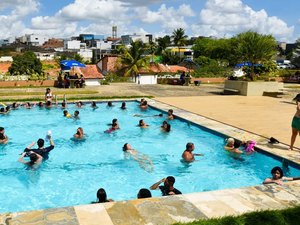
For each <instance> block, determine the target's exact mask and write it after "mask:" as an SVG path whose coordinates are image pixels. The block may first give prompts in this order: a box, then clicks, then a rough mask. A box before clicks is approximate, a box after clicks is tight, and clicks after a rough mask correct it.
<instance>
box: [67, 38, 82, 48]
mask: <svg viewBox="0 0 300 225" xmlns="http://www.w3.org/2000/svg"><path fill="white" fill-rule="evenodd" d="M80 44H81V43H80V41H77V40H72V41H70V40H65V41H64V48H65V49H67V50H79V49H80Z"/></svg>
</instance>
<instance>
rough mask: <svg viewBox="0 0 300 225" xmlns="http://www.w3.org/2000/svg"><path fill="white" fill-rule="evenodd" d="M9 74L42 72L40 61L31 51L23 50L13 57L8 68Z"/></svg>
mask: <svg viewBox="0 0 300 225" xmlns="http://www.w3.org/2000/svg"><path fill="white" fill-rule="evenodd" d="M8 71H9V73H10V74H11V75H31V74H33V73H35V74H42V72H43V69H42V63H41V61H40V60H39V59H38V58H37V57H36V55H35V54H34V53H33V52H25V53H24V54H22V55H17V56H14V57H13V62H12V65H11V66H10V67H9V68H8Z"/></svg>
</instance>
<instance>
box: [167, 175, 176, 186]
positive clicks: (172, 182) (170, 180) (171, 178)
mask: <svg viewBox="0 0 300 225" xmlns="http://www.w3.org/2000/svg"><path fill="white" fill-rule="evenodd" d="M167 180H168V182H169V183H170V184H172V185H173V184H174V183H175V177H173V176H168V177H167Z"/></svg>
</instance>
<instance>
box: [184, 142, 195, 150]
mask: <svg viewBox="0 0 300 225" xmlns="http://www.w3.org/2000/svg"><path fill="white" fill-rule="evenodd" d="M193 145H194V143H192V142H189V143H187V144H186V147H185V148H186V149H189V148H191V147H193Z"/></svg>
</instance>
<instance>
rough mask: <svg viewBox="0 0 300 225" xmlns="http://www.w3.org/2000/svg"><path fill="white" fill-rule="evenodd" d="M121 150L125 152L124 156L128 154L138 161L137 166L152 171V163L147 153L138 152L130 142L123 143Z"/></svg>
mask: <svg viewBox="0 0 300 225" xmlns="http://www.w3.org/2000/svg"><path fill="white" fill-rule="evenodd" d="M123 152H124V153H125V157H126V156H130V157H131V158H133V159H134V160H135V161H137V162H138V164H139V166H140V167H141V168H143V169H144V170H146V171H147V172H152V171H153V169H154V168H153V163H152V161H151V160H150V159H149V157H148V156H147V155H144V154H142V153H139V152H138V151H137V150H135V149H133V148H132V147H131V145H130V144H128V143H125V144H124V146H123Z"/></svg>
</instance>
